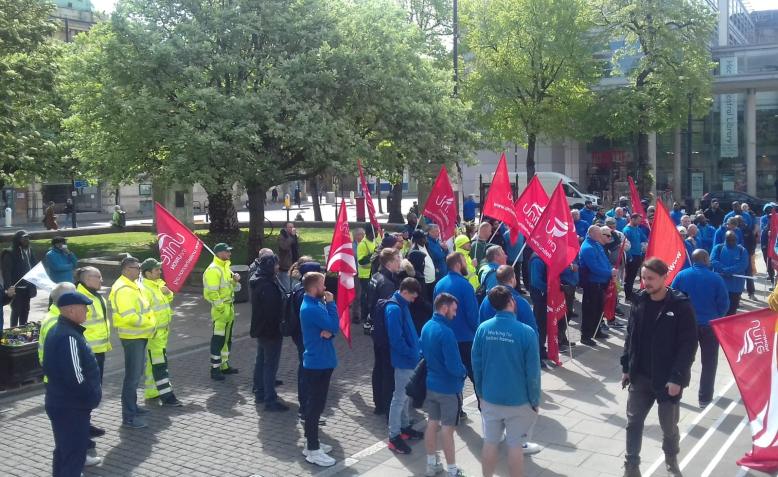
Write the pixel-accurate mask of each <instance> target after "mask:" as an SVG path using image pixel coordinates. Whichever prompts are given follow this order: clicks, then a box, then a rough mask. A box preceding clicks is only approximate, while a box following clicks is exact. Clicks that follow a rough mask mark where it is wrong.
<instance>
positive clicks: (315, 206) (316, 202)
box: [311, 177, 323, 222]
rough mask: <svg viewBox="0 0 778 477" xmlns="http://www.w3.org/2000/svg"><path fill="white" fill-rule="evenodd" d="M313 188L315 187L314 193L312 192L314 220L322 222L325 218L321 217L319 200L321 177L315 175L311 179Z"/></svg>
mask: <svg viewBox="0 0 778 477" xmlns="http://www.w3.org/2000/svg"><path fill="white" fill-rule="evenodd" d="M311 189H313V193H312V194H311V199H312V202H313V220H315V221H316V222H321V221H322V220H323V219H322V218H321V203H320V202H319V178H318V177H314V178H313V179H311Z"/></svg>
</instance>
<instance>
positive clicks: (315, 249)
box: [32, 228, 332, 268]
mask: <svg viewBox="0 0 778 477" xmlns="http://www.w3.org/2000/svg"><path fill="white" fill-rule="evenodd" d="M195 233H196V234H197V235H198V236H199V237H200V238H201V239H202V240H203V242H205V243H206V244H207V245H208V246H209V247H211V248H213V246H214V245H215V244H216V239H213V238H212V237H211V236H210V234H209V233H208V231H207V230H198V231H196V232H195ZM297 234H298V236H299V237H300V254H301V255H311V256H312V257H313V258H315V259H317V260H320V261H323V260H324V257H323V254H324V247H326V246H328V245H329V244H330V241H331V240H332V231H331V230H329V229H314V228H310V229H306V228H298V229H297ZM247 243H248V229H241V231H240V235H239V237H238V238H237V239H236V240H235V242H234V243H232V244H231V245H232V246H233V247H234V250H233V251H232V263H233V264H245V263H246V256H247V253H246V244H247ZM50 246H51V241H50V240H48V239H46V240H33V241H32V247H33V250H34V251H35V253H36V254H37V256H38V257H42V256H43V254H45V253H46V251H48V249H49V247H50ZM264 246H265V247H269V248H271V249H273V250H278V231H275V232H274V234H273V236H271V237H270V238H269V239H267V240H266V241H265V243H264ZM68 247H69V248H70V250H72V251H73V253H75V254H76V257H78V258H93V257H106V256H112V255H117V254H119V253H122V252H128V253H129V254H130V255H132V256H133V257H137V258H138V259H140V260H145V259H146V258H148V257H155V258H159V255H158V253H157V240H156V235H155V234H153V233H151V232H118V233H109V234H98V235H89V236H83V237H71V238H69V239H68ZM211 260H212V257H211V254H210V253H208V251H207V250H204V251H203V253H202V254H201V255H200V260H199V261H198V262H197V267H198V268H205V267H206V266H208V264H209V263H210V262H211Z"/></svg>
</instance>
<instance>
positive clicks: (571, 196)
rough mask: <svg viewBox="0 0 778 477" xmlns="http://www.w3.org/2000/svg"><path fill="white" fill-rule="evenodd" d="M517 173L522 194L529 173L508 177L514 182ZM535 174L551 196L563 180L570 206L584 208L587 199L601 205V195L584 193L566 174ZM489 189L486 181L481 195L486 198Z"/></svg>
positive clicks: (509, 175) (511, 174)
mask: <svg viewBox="0 0 778 477" xmlns="http://www.w3.org/2000/svg"><path fill="white" fill-rule="evenodd" d="M517 175H518V181H519V190H518V194H519V195H521V193H522V192H523V191H524V189H525V188H526V187H527V173H526V172H519V173H518V174H516V173H515V172H514V173H509V174H508V177H510V180H511V184H513V183H514V182H515V181H516V176H517ZM535 175H536V176H537V177H538V180H539V181H540V184H541V185H542V186H543V189H544V190H545V191H546V194H548V195H549V197H550V196H551V194H552V193H553V192H554V189H555V188H556V186H557V184H559V181H562V187H563V188H564V190H565V195H566V196H567V203H568V204H569V205H570V207H574V208H576V209H581V208H583V206H584V203H585V202H586V201H587V200H591V201H592V203H593V204H594V205H600V198H599V197H597V196H596V195H591V194H584V193H583V192H581V186H579V185H578V184H577V183H576V182H575V181H574V180H573V179H571V178H569V177H568V176H566V175H564V174H560V173H559V172H536V173H535ZM492 177H494V174H492ZM488 190H489V183H484V184H483V190H482V195H481V197H482V198H483V199H485V198H486V192H487V191H488ZM516 197H518V196H516Z"/></svg>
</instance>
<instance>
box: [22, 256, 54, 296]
mask: <svg viewBox="0 0 778 477" xmlns="http://www.w3.org/2000/svg"><path fill="white" fill-rule="evenodd" d="M22 280H25V281H27V282H30V283H32V284H33V285H35V286H36V287H38V288H40V289H41V290H46V291H51V290H53V289H54V286H55V285H56V283H54V282H52V281H51V278H49V274H48V273H46V269H45V268H44V267H43V262H38V264H37V265H35V266H34V267H32V268H31V269H30V271H29V272H27V273H26V274H24V276H23V277H22Z"/></svg>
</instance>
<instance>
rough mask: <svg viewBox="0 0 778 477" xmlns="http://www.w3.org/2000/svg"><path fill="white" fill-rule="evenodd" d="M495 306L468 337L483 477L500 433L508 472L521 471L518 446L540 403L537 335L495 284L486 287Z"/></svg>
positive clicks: (502, 288) (488, 471)
mask: <svg viewBox="0 0 778 477" xmlns="http://www.w3.org/2000/svg"><path fill="white" fill-rule="evenodd" d="M489 302H490V303H491V304H492V306H493V307H494V308H495V310H497V314H496V315H495V316H494V318H492V319H490V320H487V321H485V322H483V323H481V326H479V327H478V330H477V331H476V333H475V339H474V340H473V350H472V360H473V376H474V377H475V392H476V394H478V395H479V396H481V419H482V420H483V434H484V446H483V449H482V451H481V467H482V471H483V475H484V477H491V476H492V475H494V469H495V467H496V466H497V456H498V446H499V444H500V441H501V440H502V439H503V434H504V435H505V443H506V445H507V446H508V468H509V469H510V473H511V476H516V477H518V476H522V475H524V452H523V451H522V445H523V443H524V441H525V440H526V439H527V438H528V436H529V434H530V431H531V430H532V427H533V426H534V425H535V421H536V420H537V415H538V405H539V404H540V354H539V351H538V346H539V345H538V340H537V335H535V332H534V331H533V330H532V328H530V327H529V326H527V325H525V324H523V323H521V322H519V321H518V320H516V316H515V314H514V313H515V308H516V304H515V302H514V301H513V298H512V296H511V292H510V290H508V288H507V287H505V286H502V285H499V286H496V287H494V288H492V289H491V290H490V291H489Z"/></svg>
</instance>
